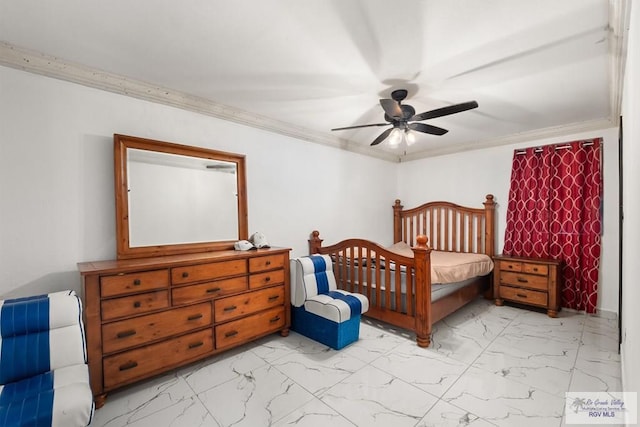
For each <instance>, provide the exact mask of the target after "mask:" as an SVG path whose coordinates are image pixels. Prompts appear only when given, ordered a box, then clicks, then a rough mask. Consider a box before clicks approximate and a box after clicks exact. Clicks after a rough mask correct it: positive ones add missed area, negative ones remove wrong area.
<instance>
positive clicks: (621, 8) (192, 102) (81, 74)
mask: <svg viewBox="0 0 640 427" xmlns="http://www.w3.org/2000/svg"><path fill="white" fill-rule="evenodd" d="M610 14H611V15H610V27H611V34H612V36H611V37H610V38H609V39H610V41H609V42H610V43H612V45H611V51H612V57H611V61H610V64H611V65H610V70H611V72H610V82H609V83H610V93H611V99H610V103H611V104H610V112H611V117H609V118H606V119H598V120H593V121H589V122H581V123H573V124H568V125H562V126H556V127H550V128H544V129H536V130H532V131H530V132H521V133H517V134H512V135H507V136H505V137H502V138H492V139H488V140H479V141H474V142H470V143H468V144H466V145H464V146H460V145H458V146H456V147H455V148H449V147H451V146H443V147H440V148H436V149H431V150H425V151H422V152H419V153H414V154H408V155H399V154H395V153H390V152H385V151H381V150H371V148H370V147H369V146H368V145H362V144H358V143H355V142H353V141H350V140H347V139H344V138H339V137H334V136H329V135H326V134H323V133H320V132H317V131H314V130H311V129H308V128H304V127H301V126H296V125H293V124H291V123H286V122H282V121H279V120H274V119H271V118H269V117H265V116H261V115H258V114H254V113H250V112H247V111H244V110H240V109H238V108H234V107H231V106H227V105H223V104H218V103H215V102H213V101H211V100H208V99H205V98H201V97H196V96H193V95H190V94H187V93H184V92H180V91H176V90H173V89H169V88H165V87H161V86H157V85H153V84H150V83H147V82H143V81H139V80H134V79H130V78H127V77H124V76H120V75H117V74H113V73H108V72H105V71H102V70H98V69H95V68H91V67H87V66H84V65H81V64H77V63H72V62H69V61H65V60H62V59H60V58H57V57H55V56H50V55H47V54H44V53H40V52H35V51H31V50H27V49H24V48H20V47H17V46H15V45H12V44H10V43H6V42H0V65H3V66H6V67H10V68H15V69H19V70H22V71H27V72H30V73H34V74H40V75H43V76H46V77H51V78H55V79H60V80H65V81H68V82H72V83H76V84H80V85H83V86H87V87H91V88H95V89H100V90H104V91H108V92H112V93H116V94H120V95H125V96H130V97H133V98H138V99H141V100H145V101H149V102H154V103H158V104H163V105H167V106H171V107H175V108H180V109H183V110H188V111H192V112H196V113H199V114H203V115H207V116H212V117H216V118H218V119H222V120H226V121H231V122H234V123H238V124H242V125H245V126H250V127H253V128H256V129H261V130H265V131H268V132H273V133H277V134H280V135H284V136H288V137H292V138H295V139H298V140H303V141H308V142H312V143H316V144H321V145H325V146H329V147H333V148H337V149H341V150H346V151H350V152H353V153H357V154H361V155H365V156H368V157H374V158H378V159H381V160H386V161H390V162H408V161H412V160H419V159H424V158H428V157H436V156H442V155H447V154H454V153H458V152H462V151H469V150H479V149H483V148H490V147H496V146H500V145H509V144H515V143H519V142H525V141H531V140H536V139H544V138H551V137H555V136H561V135H568V134H573V133H579V132H584V131H593V130H599V129H606V128H610V127H612V126H617V123H618V117H619V115H620V108H621V102H622V90H623V84H624V66H625V60H626V46H627V32H628V26H629V16H630V4H629V1H628V0H610Z"/></svg>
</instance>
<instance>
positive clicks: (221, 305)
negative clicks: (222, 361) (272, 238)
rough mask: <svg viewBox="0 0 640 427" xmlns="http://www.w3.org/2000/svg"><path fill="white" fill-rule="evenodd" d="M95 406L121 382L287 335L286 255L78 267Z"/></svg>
mask: <svg viewBox="0 0 640 427" xmlns="http://www.w3.org/2000/svg"><path fill="white" fill-rule="evenodd" d="M78 269H79V270H80V273H81V275H82V279H83V298H84V313H85V329H86V337H87V351H88V358H89V372H90V376H91V388H92V390H93V394H94V397H95V401H96V406H97V407H101V406H102V405H103V404H104V399H105V398H106V394H107V393H108V392H110V391H112V390H115V389H117V388H119V387H122V386H124V385H126V384H131V383H133V382H136V381H139V380H141V379H144V378H148V377H150V376H153V375H157V374H160V373H162V372H165V371H167V370H170V369H173V368H176V367H178V366H181V365H184V364H187V363H190V362H193V361H196V360H199V359H202V358H205V357H208V356H211V355H213V354H216V353H219V352H221V351H224V350H227V349H229V348H232V347H235V346H238V345H240V344H243V343H246V342H248V341H251V340H254V339H256V338H259V337H262V336H265V335H267V334H270V333H273V332H277V331H280V333H281V335H283V336H286V335H288V333H289V327H290V325H291V318H290V289H289V249H285V248H271V249H258V250H250V251H244V252H238V251H232V250H225V251H218V252H206V253H196V254H184V255H169V256H162V257H153V258H138V259H128V260H116V261H98V262H83V263H79V264H78Z"/></svg>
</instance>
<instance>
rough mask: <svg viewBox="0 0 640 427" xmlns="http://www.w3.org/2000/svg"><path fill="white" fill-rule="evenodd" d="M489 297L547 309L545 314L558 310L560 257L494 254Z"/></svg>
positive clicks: (497, 300)
mask: <svg viewBox="0 0 640 427" xmlns="http://www.w3.org/2000/svg"><path fill="white" fill-rule="evenodd" d="M494 261H495V268H494V273H493V297H494V298H495V301H496V305H503V304H504V300H507V301H513V302H517V303H520V304H526V305H531V306H535V307H544V308H546V309H547V314H548V315H549V317H557V316H558V311H560V301H561V299H560V298H561V295H560V292H561V290H562V283H561V279H560V267H561V265H562V261H560V260H555V259H544V258H524V257H517V256H507V255H498V256H495V257H494Z"/></svg>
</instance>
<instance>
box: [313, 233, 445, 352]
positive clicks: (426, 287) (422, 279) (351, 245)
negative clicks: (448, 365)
mask: <svg viewBox="0 0 640 427" xmlns="http://www.w3.org/2000/svg"><path fill="white" fill-rule="evenodd" d="M412 250H413V258H410V257H406V256H403V255H400V254H398V253H395V252H392V251H390V250H388V249H386V248H384V247H382V246H380V245H378V244H377V243H374V242H371V241H369V240H364V239H348V240H343V241H341V242H339V243H336V244H335V245H331V246H322V239H321V238H320V233H319V232H318V231H314V232H313V233H311V238H310V239H309V252H310V253H311V254H323V255H329V256H330V257H331V259H332V260H333V274H334V276H335V278H336V282H337V285H338V288H339V289H343V290H345V291H349V292H358V293H361V294H363V295H366V296H367V298H368V299H369V311H368V312H367V313H366V315H367V316H369V317H372V318H375V319H379V320H381V321H383V322H387V323H390V324H392V325H396V326H399V327H403V328H406V329H410V330H413V331H415V333H416V339H417V341H418V345H420V346H423V347H428V346H429V344H430V343H431V325H432V323H433V322H432V320H431V313H432V311H431V309H430V308H431V258H430V253H431V248H429V246H428V245H427V238H426V237H425V236H417V238H416V245H415V246H414V247H413V248H412Z"/></svg>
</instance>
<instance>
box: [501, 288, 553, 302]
mask: <svg viewBox="0 0 640 427" xmlns="http://www.w3.org/2000/svg"><path fill="white" fill-rule="evenodd" d="M500 296H501V297H502V298H504V299H508V300H511V301H518V302H522V303H525V304H531V305H540V306H544V307H546V306H547V301H548V300H547V298H548V295H547V293H546V292H539V291H532V290H529V289H520V288H512V287H509V286H500Z"/></svg>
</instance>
